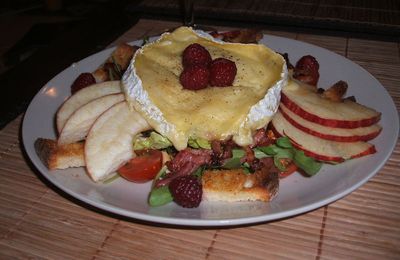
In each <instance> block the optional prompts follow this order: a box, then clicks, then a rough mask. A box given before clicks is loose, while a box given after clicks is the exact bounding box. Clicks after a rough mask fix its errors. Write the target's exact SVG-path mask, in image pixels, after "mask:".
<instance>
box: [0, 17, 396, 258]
mask: <svg viewBox="0 0 400 260" xmlns="http://www.w3.org/2000/svg"><path fill="white" fill-rule="evenodd" d="M177 25H178V24H176V23H172V22H161V21H151V20H141V21H140V22H139V23H138V24H137V25H135V26H134V27H133V28H132V29H131V30H130V31H128V32H127V33H126V34H124V35H123V36H121V37H120V38H119V39H118V40H116V42H115V43H118V42H124V41H131V40H134V39H140V38H142V37H143V36H144V35H155V34H158V33H160V32H162V31H164V30H166V29H168V28H173V27H175V26H177ZM265 32H266V33H271V34H272V33H273V34H276V35H279V36H284V37H289V38H294V39H299V40H302V41H306V42H310V43H313V44H316V45H319V46H321V47H324V48H327V49H329V50H332V51H334V52H337V53H339V54H341V55H344V56H347V57H349V58H350V59H352V60H353V61H355V62H356V63H358V64H360V65H361V66H363V67H364V68H366V69H367V70H368V71H369V72H371V73H372V74H373V75H374V76H375V77H376V78H378V80H380V81H381V82H382V84H383V85H384V86H385V87H386V88H387V90H388V91H389V93H390V94H391V96H392V97H393V99H394V100H395V102H396V106H397V108H398V109H399V108H400V92H399V88H398V86H399V83H400V75H399V73H398V72H399V71H400V55H399V45H398V43H389V42H376V41H369V40H359V39H352V38H348V39H346V38H341V37H326V36H316V35H305V34H295V33H288V32H276V31H265ZM22 116H23V115H21V116H19V117H18V118H17V119H15V120H14V121H13V122H11V123H9V124H8V125H7V126H6V127H5V128H4V129H3V130H1V132H0V180H1V181H0V259H399V258H400V213H399V212H400V192H399V190H400V144H399V143H397V145H396V148H395V151H394V153H393V154H392V156H391V157H390V159H389V160H388V162H387V163H386V164H385V166H384V167H383V168H382V169H381V170H380V171H379V173H378V174H377V175H376V176H375V177H373V178H372V179H371V180H370V181H369V182H368V183H366V184H365V185H363V186H362V187H361V188H359V189H358V190H356V191H354V192H353V193H351V194H350V195H348V196H346V197H345V198H343V199H341V200H339V201H337V202H334V203H332V204H330V205H328V206H325V207H322V208H320V209H317V210H314V211H312V212H309V213H307V214H302V215H299V216H296V217H292V218H288V219H283V220H279V221H274V222H270V223H262V224H257V225H251V226H240V227H231V228H223V229H215V228H212V229H201V228H187V227H170V226H162V225H161V226H160V225H149V224H144V223H141V222H137V221H135V220H131V219H124V218H120V217H117V216H114V215H111V214H106V213H105V212H99V211H98V210H96V209H93V208H90V207H88V206H85V205H83V204H82V203H79V202H78V201H76V200H74V199H72V198H70V197H68V196H66V195H63V194H61V193H58V192H57V191H56V189H53V188H52V187H51V186H47V185H46V181H44V180H43V179H42V177H40V174H37V172H36V170H34V169H33V168H31V166H30V163H29V160H28V159H27V158H26V157H25V155H24V153H23V149H22V147H21V141H20V138H19V135H20V125H21V120H22Z"/></svg>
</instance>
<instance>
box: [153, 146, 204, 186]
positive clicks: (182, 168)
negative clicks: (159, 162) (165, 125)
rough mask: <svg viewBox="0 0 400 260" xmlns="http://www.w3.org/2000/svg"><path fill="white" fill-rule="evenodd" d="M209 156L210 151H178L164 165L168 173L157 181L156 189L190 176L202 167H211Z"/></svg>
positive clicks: (189, 149) (188, 149) (187, 149)
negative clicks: (176, 179) (180, 177)
mask: <svg viewBox="0 0 400 260" xmlns="http://www.w3.org/2000/svg"><path fill="white" fill-rule="evenodd" d="M211 156H212V150H207V149H191V148H186V149H185V150H182V151H179V152H178V154H177V155H176V156H175V157H174V158H173V159H172V160H171V161H168V162H167V163H166V165H167V167H168V170H170V173H169V174H168V175H167V176H166V177H165V178H164V179H162V180H159V181H157V183H156V187H161V186H164V185H167V184H169V183H170V182H171V181H172V180H173V179H175V178H176V177H179V176H186V175H190V174H192V173H193V172H194V171H196V170H197V169H198V168H199V167H201V166H203V165H211V161H212V159H211Z"/></svg>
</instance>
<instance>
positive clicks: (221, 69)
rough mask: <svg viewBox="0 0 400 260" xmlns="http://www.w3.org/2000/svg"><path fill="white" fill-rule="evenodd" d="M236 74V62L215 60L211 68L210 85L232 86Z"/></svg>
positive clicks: (223, 59)
mask: <svg viewBox="0 0 400 260" xmlns="http://www.w3.org/2000/svg"><path fill="white" fill-rule="evenodd" d="M236 72H237V69H236V64H235V62H233V61H231V60H228V59H225V58H218V59H215V60H213V61H212V62H211V66H210V85H211V86H215V87H226V86H232V83H233V81H234V80H235V76H236Z"/></svg>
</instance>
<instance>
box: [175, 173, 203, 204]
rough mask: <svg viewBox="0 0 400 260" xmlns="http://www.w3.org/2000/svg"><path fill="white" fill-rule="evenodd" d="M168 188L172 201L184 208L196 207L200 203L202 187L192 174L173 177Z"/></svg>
mask: <svg viewBox="0 0 400 260" xmlns="http://www.w3.org/2000/svg"><path fill="white" fill-rule="evenodd" d="M169 190H170V192H171V194H172V197H173V198H174V201H175V202H176V203H177V204H178V205H180V206H182V207H184V208H196V207H198V206H199V205H200V202H201V197H202V195H203V189H202V185H201V183H200V181H199V180H198V179H197V178H196V177H195V176H193V175H185V176H180V177H177V178H175V179H173V180H172V181H171V183H170V184H169Z"/></svg>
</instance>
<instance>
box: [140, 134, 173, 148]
mask: <svg viewBox="0 0 400 260" xmlns="http://www.w3.org/2000/svg"><path fill="white" fill-rule="evenodd" d="M169 146H172V143H171V141H170V140H168V138H166V137H164V136H162V135H160V134H159V133H157V132H155V131H152V132H151V133H150V136H149V137H143V136H142V135H139V136H137V137H135V138H134V140H133V150H143V149H165V148H167V147H169Z"/></svg>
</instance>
